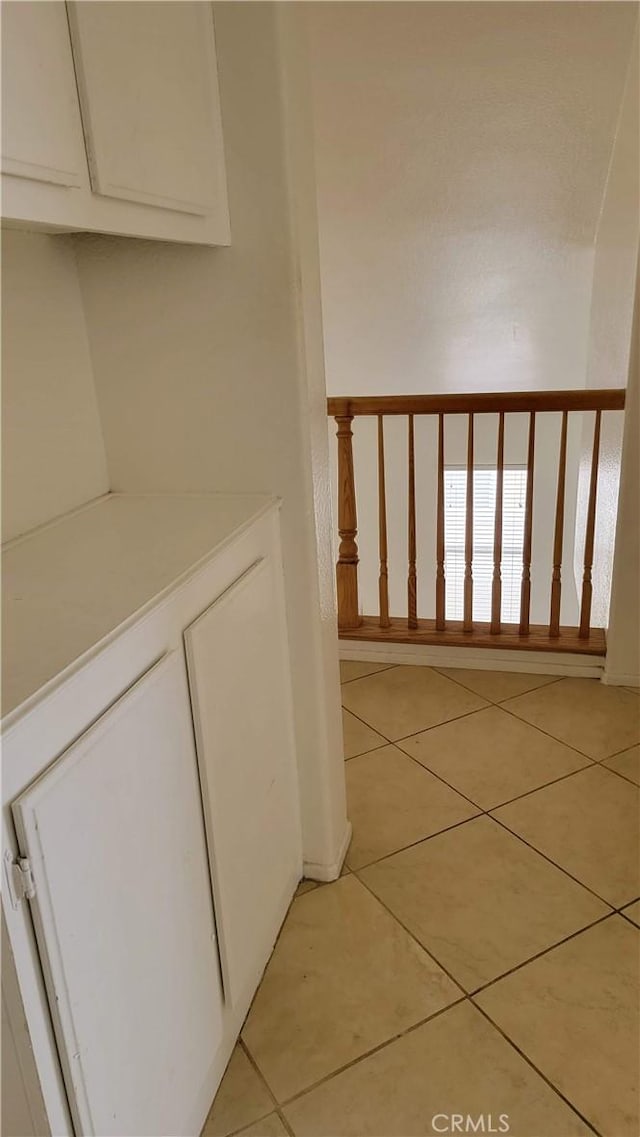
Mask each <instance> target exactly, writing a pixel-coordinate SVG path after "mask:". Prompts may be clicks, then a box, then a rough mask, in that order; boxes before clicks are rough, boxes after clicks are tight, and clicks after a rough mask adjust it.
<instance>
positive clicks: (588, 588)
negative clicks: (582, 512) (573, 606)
mask: <svg viewBox="0 0 640 1137" xmlns="http://www.w3.org/2000/svg"><path fill="white" fill-rule="evenodd" d="M601 418H602V412H601V411H596V421H595V424H594V427H593V452H592V454H591V482H590V485H589V505H588V508H587V528H586V533H585V539H584V576H583V578H582V603H581V605H580V631H579V633H578V635H579V638H580V639H581V640H586V639H588V638H589V632H590V631H591V598H592V594H593V587H592V584H591V570H592V568H593V544H594V537H595V531H596V497H597V493H598V462H599V458H600V420H601Z"/></svg>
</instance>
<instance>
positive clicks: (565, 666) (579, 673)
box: [340, 640, 637, 685]
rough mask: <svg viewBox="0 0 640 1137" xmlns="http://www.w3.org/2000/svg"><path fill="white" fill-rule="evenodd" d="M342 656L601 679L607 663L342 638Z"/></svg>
mask: <svg viewBox="0 0 640 1137" xmlns="http://www.w3.org/2000/svg"><path fill="white" fill-rule="evenodd" d="M340 659H345V660H347V659H353V660H362V661H363V662H365V663H391V664H393V663H395V664H412V665H414V666H418V667H462V668H469V669H470V670H473V671H524V672H526V673H528V674H530V675H568V676H574V677H576V678H580V679H602V678H603V674H604V663H605V658H604V656H603V655H574V654H569V653H567V654H565V653H564V652H553V651H509V650H502V649H498V648H484V647H482V648H473V647H446V646H444V647H438V646H431V645H430V644H389V643H374V642H371V641H367V642H365V641H364V640H340ZM606 682H608V683H616V684H621V685H624V684H627V683H628V684H629V685H633V682H634V680H633V677H632V676H631V677H628V678H625V679H624V680H622V679H617V678H616V679H612V678H608V679H607V680H606ZM635 682H637V677H636V680H635Z"/></svg>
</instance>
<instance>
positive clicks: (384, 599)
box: [378, 415, 391, 628]
mask: <svg viewBox="0 0 640 1137" xmlns="http://www.w3.org/2000/svg"><path fill="white" fill-rule="evenodd" d="M378 534H379V545H380V575H379V577H378V593H379V596H380V627H381V628H388V627H390V626H391V620H390V619H389V580H388V572H387V498H386V492H385V479H384V420H383V416H382V415H378Z"/></svg>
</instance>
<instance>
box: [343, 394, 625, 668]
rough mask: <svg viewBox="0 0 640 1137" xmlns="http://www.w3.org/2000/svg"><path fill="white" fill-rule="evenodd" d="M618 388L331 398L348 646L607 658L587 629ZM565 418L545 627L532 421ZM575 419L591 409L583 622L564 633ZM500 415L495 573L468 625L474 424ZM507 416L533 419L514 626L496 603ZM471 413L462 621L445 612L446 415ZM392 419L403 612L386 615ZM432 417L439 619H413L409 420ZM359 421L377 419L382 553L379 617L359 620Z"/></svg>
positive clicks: (621, 398)
mask: <svg viewBox="0 0 640 1137" xmlns="http://www.w3.org/2000/svg"><path fill="white" fill-rule="evenodd" d="M624 403H625V392H624V390H619V389H611V390H577V391H536V392H520V391H518V392H511V393H507V394H505V393H488V394H476V395H373V396H360V397H354V398H330V399H328V412H329V414H330V415H331V416H333V417H334V418H335V420H336V424H337V428H338V429H337V437H338V532H339V535H340V546H339V554H338V563H337V590H338V629H339V632H340V634H341V635H343V636H346V637H347V638H350V639H361V640H368V641H383V642H384V641H388V642H393V643H424V644H449V645H450V646H464V645H469V644H472V645H473V646H474V647H506V648H512V649H519V650H521V649H523V648H524V649H529V650H546V651H569V652H579V653H582V654H590V655H601V654H604V651H605V635H604V630H603V629H601V628H593V627H592V626H591V604H592V592H593V585H592V572H593V560H594V547H595V525H596V506H597V493H598V465H599V458H600V438H601V425H602V414H603V412H605V411H622V410H623V409H624ZM551 412H556V413H557V412H559V413H561V414H562V426H561V434H560V448H559V455H558V472H557V490H556V508H555V521H554V532H553V564H552V566H551V577H550V585H551V588H550V610H549V623H548V625H547V624H545V625H534V624H531V622H530V613H531V583H532V582H531V565H532V545H533V516H534V469H535V457H536V416H537V415H539V414H544V413H551ZM571 412H578V413H582V412H595V417H594V432H593V446H592V455H591V471H590V480H589V499H588V505H587V516H586V526H585V547H584V572H583V580H582V595H581V603H580V617H579V624H578V626H577V627H562V626H561V624H560V605H561V596H562V553H563V534H564V517H565V486H566V472H567V434H568V422H569V414H570V413H571ZM487 413H490V414H497V415H498V432H497V452H496V502H495V516H494V530H493V576H492V580H491V620H490V621H489V622H478V621H474V619H473V599H474V582H473V511H474V439H475V426H476V423H475V419H476V416H477V415H480V414H487ZM510 413H517V414H522V413H526V414H528V415H529V431H528V443H527V464H526V471H527V480H526V498H525V516H524V540H523V548H522V577H521V586H520V619H519V623H517V624H506V623H504V622H503V621H502V618H501V605H502V574H501V563H502V524H503V487H504V468H505V463H504V440H505V416H506V415H507V414H510ZM452 414H453V415H456V414H457V415H466V416H467V464H466V495H465V499H466V513H465V533H464V581H463V619H462V620H448V619H447V618H446V611H445V595H446V591H445V590H446V571H447V566H446V556H445V464H444V447H445V418H446V416H447V415H452ZM388 415H395V416H397V415H405V416H406V417H407V425H408V475H407V478H408V480H407V486H408V517H407V550H408V558H407V559H408V567H407V615H406V617H392V616H390V615H389V583H388V575H389V565H388V557H389V552H388V543H387V515H388V501H387V493H386V473H385V440H384V419H385V417H386V416H388ZM420 415H434V416H437V419H438V454H437V485H436V535H435V536H436V556H435V562H436V563H435V570H436V571H435V605H434V608H435V620H431V619H420V618H419V617H418V573H417V520H416V455H415V419H416V417H418V416H420ZM360 416H375V417H376V418H377V454H378V546H379V574H378V593H379V613H378V616H363V615H361V614H360V610H359V604H358V562H359V558H358V545H357V541H356V538H357V532H358V526H357V508H356V485H355V473H354V462H353V446H352V440H353V430H352V426H353V420H354V418H357V417H360Z"/></svg>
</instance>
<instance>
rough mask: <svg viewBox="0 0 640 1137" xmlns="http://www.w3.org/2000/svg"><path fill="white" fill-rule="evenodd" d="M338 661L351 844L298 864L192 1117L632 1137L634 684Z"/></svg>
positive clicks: (318, 1128)
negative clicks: (334, 877)
mask: <svg viewBox="0 0 640 1137" xmlns="http://www.w3.org/2000/svg"><path fill="white" fill-rule="evenodd" d="M341 671H342V699H343V707H344V727H345V759H346V777H347V791H348V799H349V816H350V818H351V820H352V823H353V841H352V843H351V846H350V849H349V852H348V855H347V863H346V866H345V869H344V871H343V875H342V877H341V879H340V880H338V881H336V882H335V883H333V884H329V885H316V884H313V883H311V882H306V881H305V882H303V883H302V884H301V885H300V888H299V889H298V893H297V895H296V898H295V900H294V902H293V904H292V907H291V909H290V911H289V915H288V917H287V921H286V923H285V925H284V928H283V930H282V932H281V935H280V937H279V940H278V943H277V946H276V949H275V952H274V954H273V956H272V958H271V961H270V963H269V965H268V967H267V971H266V973H265V976H264V979H263V982H262V984H261V986H260V988H259V990H258V993H257V995H256V997H255V1000H254V1003H253V1007H252V1009H251V1011H250V1014H249V1016H248V1019H247V1022H246V1023H245V1027H244V1030H243V1033H242V1041H241V1043H240V1044H239V1045H238V1046H237V1047H236V1050H235V1052H234V1054H233V1056H232V1059H231V1062H230V1065H229V1067H228V1069H227V1073H226V1075H225V1078H224V1080H223V1082H222V1085H221V1088H220V1090H219V1093H218V1095H217V1098H216V1101H215V1103H214V1106H213V1108H212V1111H211V1114H210V1116H209V1119H208V1121H207V1124H206V1127H205V1129H204V1137H227V1135H229V1134H235V1133H242V1134H244V1135H245V1137H278V1135H281V1134H285V1133H289V1134H295V1135H296V1137H411V1135H427V1134H435V1133H455V1132H485V1133H489V1132H509V1133H511V1134H512V1135H514V1137H573V1135H578V1134H590V1133H593V1132H595V1133H598V1134H600V1135H601V1137H636V1134H637V1133H638V1129H639V1125H638V1117H637V1109H638V1088H637V1085H636V1084H635V1079H636V1058H637V1054H638V1046H639V1036H638V1018H637V1013H638V971H639V952H638V947H639V939H640V933H639V931H638V928H639V927H640V899H639V898H640V878H639V871H640V866H639V857H638V800H637V799H638V784H639V783H640V762H639V759H640V746H639V742H640V702H639V701H638V698H639V695H638V692H637V691H636V690H634V689H631V688H628V689H623V688H614V687H606V686H603V685H601V684H600V683H599V682H597V681H595V680H588V679H558V678H556V677H553V676H542V675H523V674H513V673H509V674H507V673H498V672H488V671H464V670H456V671H449V670H447V671H444V670H443V671H436V670H434V669H432V668H421V667H398V666H393V667H391V666H388V665H386V664H385V665H375V664H367V663H355V662H349V663H343V664H342V665H341ZM247 1126H248V1127H247Z"/></svg>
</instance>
